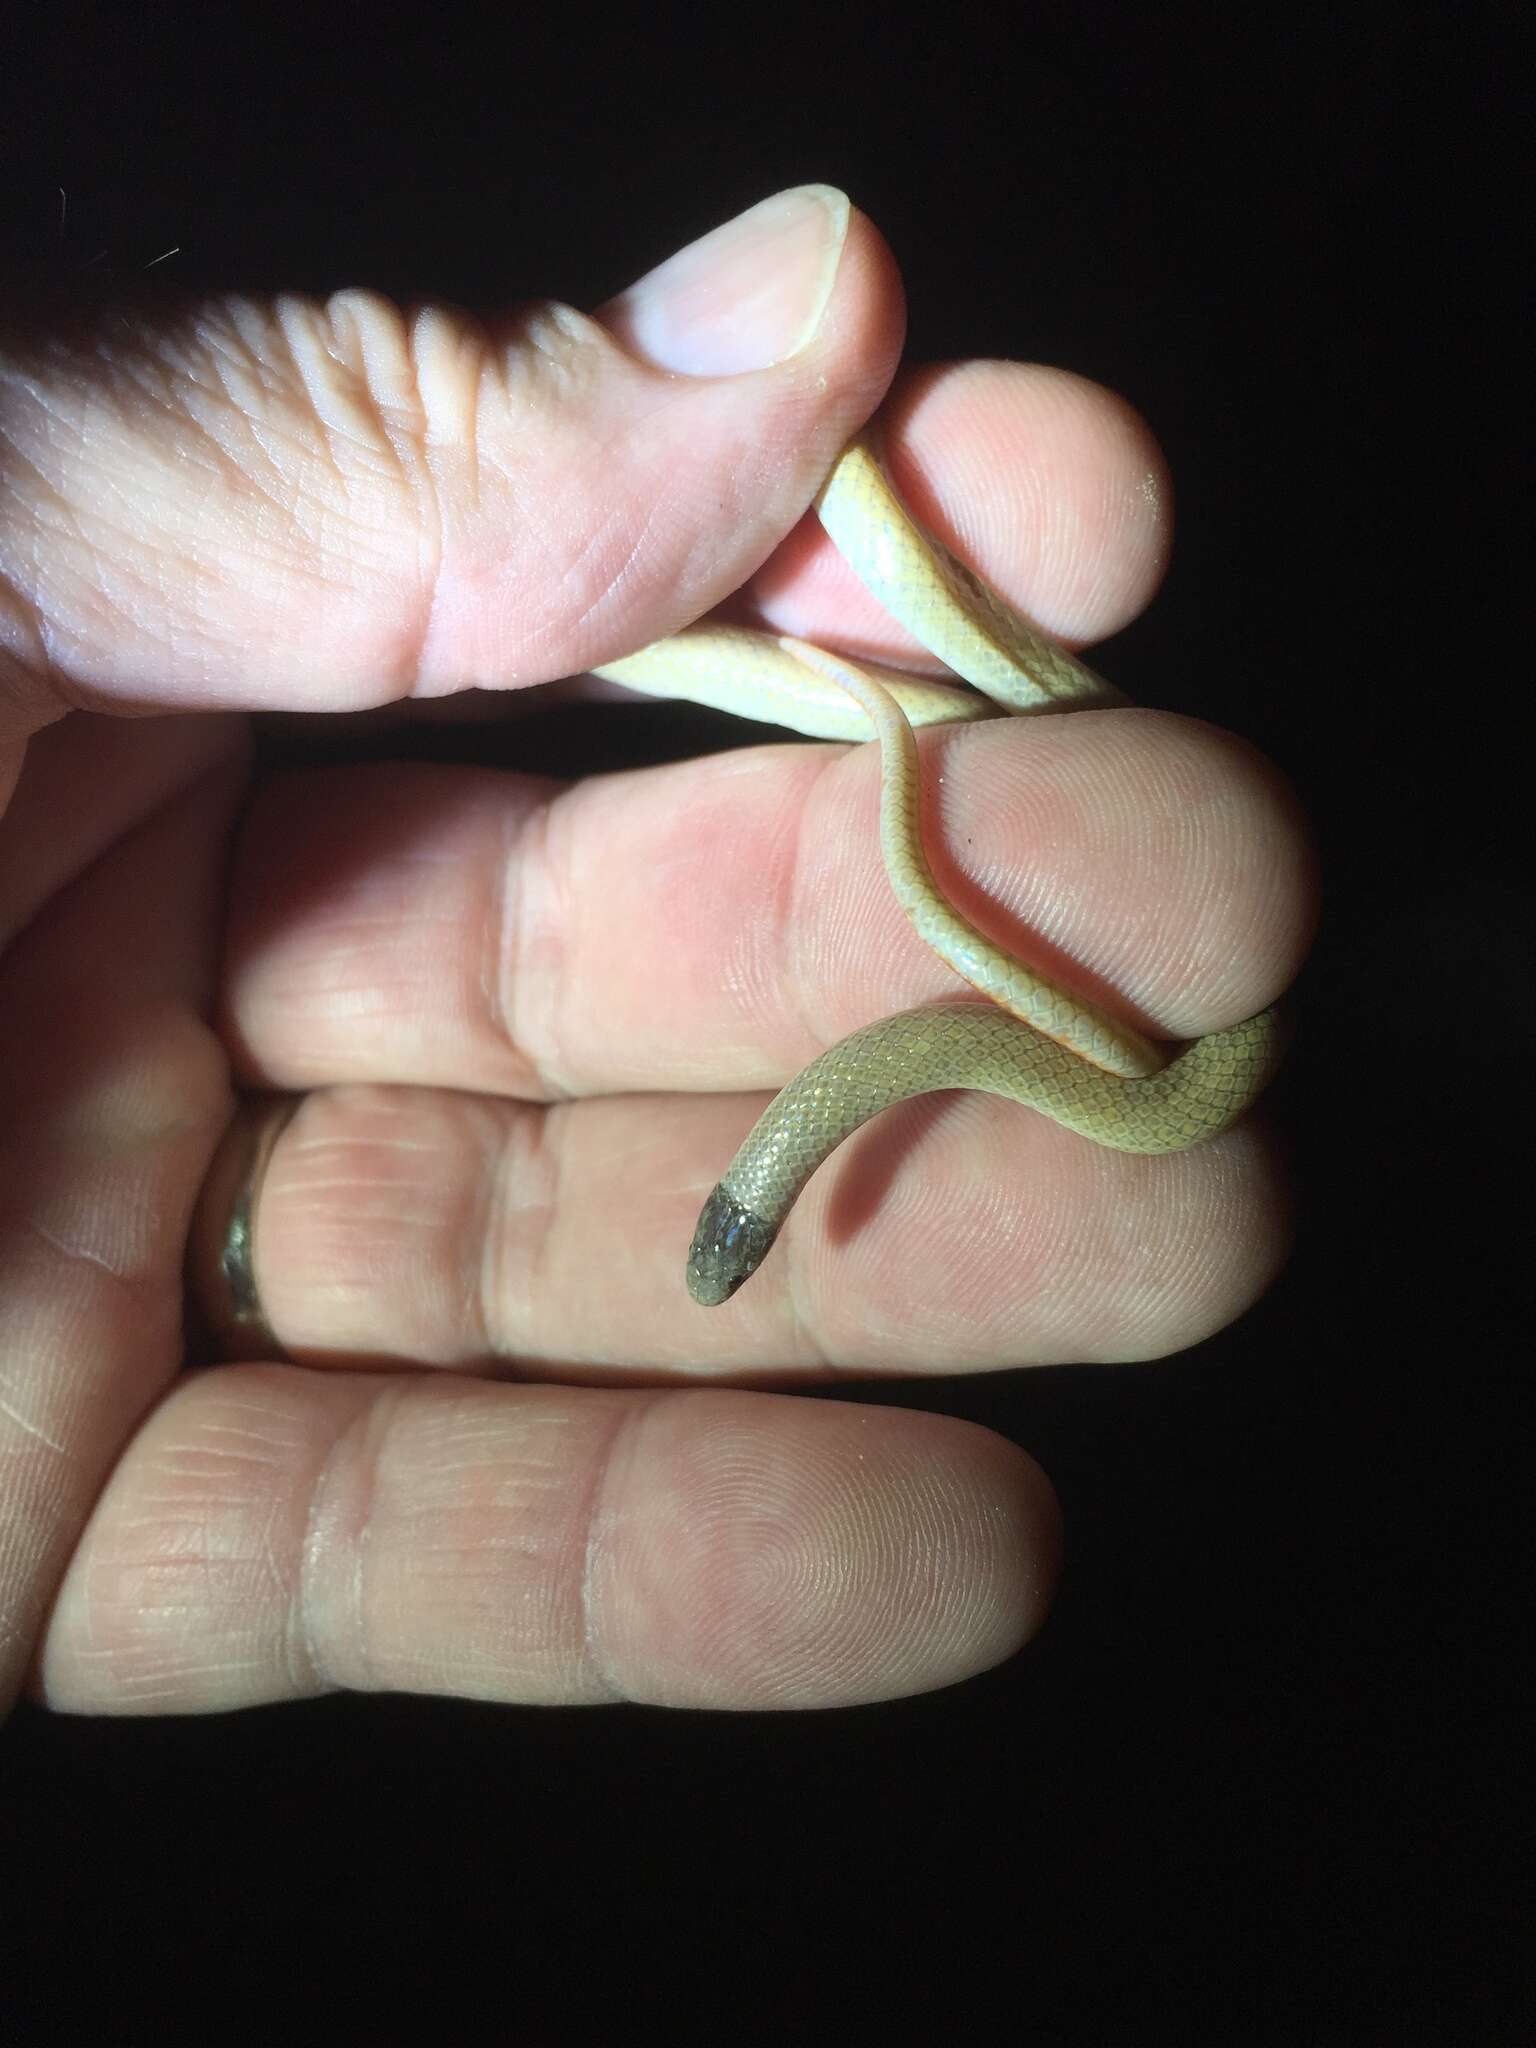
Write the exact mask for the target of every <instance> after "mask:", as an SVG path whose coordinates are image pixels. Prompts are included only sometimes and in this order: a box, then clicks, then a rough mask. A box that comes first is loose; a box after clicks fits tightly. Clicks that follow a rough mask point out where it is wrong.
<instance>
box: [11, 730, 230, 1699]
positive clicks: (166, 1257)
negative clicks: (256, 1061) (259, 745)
mask: <svg viewBox="0 0 1536 2048" xmlns="http://www.w3.org/2000/svg"><path fill="white" fill-rule="evenodd" d="M71 723H74V721H71ZM204 737H205V738H206V735H205V736H204ZM44 738H45V743H46V744H48V745H51V744H52V742H53V735H52V734H49V735H45V736H44ZM173 752H174V750H173ZM131 755H132V749H130V750H129V751H128V753H126V754H122V755H119V756H118V757H117V759H116V762H115V765H116V767H118V768H119V769H121V770H122V771H123V772H124V773H125V775H126V776H127V777H128V778H129V780H128V787H127V789H126V790H125V792H123V793H121V795H122V799H123V800H122V801H121V802H120V801H119V798H118V797H114V798H113V800H112V801H113V804H114V805H115V806H116V809H115V812H114V815H115V816H116V818H117V821H118V823H119V825H120V826H123V827H125V828H126V827H128V826H129V825H130V823H131V821H132V820H133V818H134V817H135V816H136V822H132V823H131V829H124V830H123V831H122V835H121V837H120V838H119V840H118V842H117V843H116V844H115V845H114V846H113V848H112V849H111V855H110V858H102V859H99V860H96V861H94V862H93V863H92V864H90V865H89V866H87V867H85V868H83V869H82V871H81V872H80V873H79V874H78V875H77V876H75V877H74V878H73V879H71V880H69V881H67V883H65V884H64V885H63V886H61V887H59V889H58V891H57V893H56V894H55V895H54V896H53V898H52V900H51V901H50V902H49V903H48V904H47V906H46V907H45V908H44V909H43V910H42V911H41V912H39V914H38V915H36V916H35V917H34V918H33V919H32V921H31V923H30V924H29V925H28V926H27V927H26V929H25V930H23V931H22V932H21V933H20V934H19V936H17V937H16V938H15V939H14V940H13V941H12V943H11V945H10V947H9V949H8V951H7V953H6V956H5V972H4V975H3V976H0V1045H3V1046H4V1048H5V1055H4V1059H3V1060H0V1303H3V1305H4V1313H3V1315H0V1710H3V1708H4V1706H5V1705H6V1704H8V1702H9V1699H10V1697H11V1696H12V1694H13V1693H14V1690H15V1687H16V1686H17V1685H18V1684H19V1683H20V1680H21V1677H22V1674H23V1672H24V1670H25V1667H26V1664H27V1660H28V1657H29V1655H30V1653H31V1650H32V1647H33V1644H34V1642H35V1640H36V1636H37V1631H38V1629H39V1627H40V1625H41V1622H42V1617H43V1616H44V1615H45V1614H46V1612H47V1610H48V1604H49V1602H50V1600H51V1599H52V1597H53V1594H54V1592H55V1590H56V1587H57V1585H58V1581H59V1578H60V1575H61V1574H62V1572H63V1570H64V1567H65V1564H66V1561H67V1559H68V1557H69V1554H70V1551H71V1549H72V1547H73V1545H74V1543H75V1541H76V1539H77V1537H78V1535H79V1532H80V1530H81V1528H82V1527H83V1526H84V1523H85V1521H86V1519H87V1517H88V1516H89V1514H90V1511H91V1507H92V1504H93V1502H94V1501H95V1499H96V1496H97V1493H98V1492H99V1490H100V1488H101V1485H102V1483H103V1481H104V1479H105V1476H106V1474H107V1472H108V1471H109V1470H110V1468H111V1464H112V1461H113V1459H114V1458H115V1457H116V1456H117V1454H118V1452H119V1451H120V1449H121V1448H122V1445H123V1443H124V1442H125V1440H126V1439H127V1437H128V1436H129V1434H130V1433H131V1432H132V1430H133V1429H134V1427H135V1426H136V1425H137V1423H138V1421H139V1419H140V1418H141V1416H142V1415H143V1414H144V1412H145V1410H146V1408H147V1407H148V1406H149V1405H150V1404H151V1403H152V1402H153V1401H154V1400H155V1399H156V1398H157V1397H158V1395H159V1394H160V1392H161V1390H162V1389H163V1387H164V1385H165V1383H166V1381H167V1379H168V1378H169V1377H170V1375H171V1374H172V1373H173V1372H174V1371H175V1370H176V1367H177V1365H178V1363H179V1354H180V1348H181V1321H182V1263H183V1254H184V1249H185V1243H186V1229H187V1223H188V1220H189V1218H190V1216H191V1213H192V1209H193V1204H194V1200H195V1197H196V1193H197V1188H198V1185H199V1182H200V1181H201V1178H202V1175H203V1172H204V1170H205V1168H206V1166H207V1164H208V1160H209V1158H210V1156H211V1154H212V1152H213V1150H214V1147H215V1145H216V1143H217V1141H218V1136H219V1133H220V1130H221V1129H222V1127H223V1125H224V1122H225V1120H226V1118H227V1115H228V1111H229V1101H230V1097H229V1088H228V1068H227V1062H226V1060H225V1058H224V1055H223V1052H222V1050H221V1048H220V1047H219V1046H218V1044H217V1042H216V1040H215V1039H214V1037H213V1034H212V1033H211V1032H210V1031H209V1029H208V1028H207V1025H206V1024H205V1023H204V1022H203V1018H204V1017H205V1015H206V1012H207V1009H208V1004H209V997H210V993H211V984H212V961H213V956H214V951H215V942H216V937H217V901H216V899H217V894H218V886H217V885H218V881H219V878H220V869H221V856H222V851H223V844H224V839H225V835H226V834H227V831H228V825H229V819H230V816H231V815H232V813H233V811H234V808H235V806H236V804H237V803H238V800H239V795H240V790H241V786H242V783H243V766H242V764H241V762H240V761H239V759H238V758H233V759H228V760H224V761H220V759H219V758H218V756H217V754H214V753H205V755H204V756H203V760H202V762H201V763H199V760H198V757H197V753H196V750H195V749H194V750H192V751H190V752H189V751H182V752H180V753H178V754H176V755H175V758H176V759H177V760H178V761H179V764H180V768H181V771H182V772H183V774H184V775H186V776H188V777H189V778H190V779H188V780H186V781H185V782H184V783H183V786H182V787H180V788H179V789H167V786H166V783H165V781H164V779H163V778H162V776H161V773H160V765H159V764H158V763H151V762H149V761H148V760H147V759H146V758H145V757H144V756H143V754H142V752H141V753H140V755H139V758H138V760H137V762H136V763H135V761H134V760H133V759H132V758H131ZM96 765H97V766H99V767H100V766H105V765H106V762H105V759H100V760H98V761H97V763H96ZM200 766H201V769H202V772H201V773H198V772H197V770H198V768H199V767H200ZM136 767H137V769H139V770H143V771H145V772H143V773H142V774H138V775H135V768H136ZM17 801H18V804H21V803H22V801H23V799H22V798H18V800H17Z"/></svg>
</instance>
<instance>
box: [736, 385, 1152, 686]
mask: <svg viewBox="0 0 1536 2048" xmlns="http://www.w3.org/2000/svg"><path fill="white" fill-rule="evenodd" d="M881 421H882V427H883V437H884V443H885V449H886V456H887V460H888V462H889V465H890V468H891V472H892V476H893V478H894V480H895V482H896V484H897V487H898V489H899V490H900V492H901V495H902V497H903V499H904V500H905V501H906V503H907V504H908V505H909V506H910V507H911V509H912V511H913V512H914V513H915V514H916V516H917V518H918V519H919V520H920V521H921V522H922V524H923V525H924V526H926V527H927V528H928V530H929V531H930V532H931V533H934V534H936V535H937V536H938V538H939V539H940V540H942V541H944V542H945V543H947V545H948V546H949V547H950V548H951V549H952V550H953V551H954V552H955V553H956V554H957V555H959V557H960V559H961V560H962V561H963V562H965V563H967V564H968V565H969V566H970V567H971V568H973V569H974V570H975V571H976V572H977V574H978V575H980V576H981V577H982V578H983V579H984V580H985V581H986V582H987V583H989V584H990V585H992V587H993V588H994V589H997V590H1000V591H1002V592H1003V593H1004V594H1005V595H1006V597H1007V598H1008V601H1009V603H1010V604H1011V605H1012V606H1013V607H1014V609H1015V610H1017V611H1019V612H1022V613H1023V614H1024V616H1025V617H1026V618H1028V619H1030V620H1031V621H1032V622H1033V623H1034V624H1035V625H1036V626H1037V627H1039V629H1040V630H1041V631H1042V632H1044V633H1046V634H1047V635H1049V637H1051V638H1052V639H1055V640H1060V641H1063V642H1065V643H1066V644H1068V645H1070V646H1072V647H1082V646H1086V645H1089V644H1091V643H1092V642H1094V641H1096V640H1103V639H1105V638H1107V637H1108V636H1109V635H1110V634H1111V633H1117V632H1119V631H1120V629H1121V628H1122V627H1123V626H1126V625H1129V624H1130V622H1131V620H1133V619H1134V618H1136V617H1137V616H1138V615H1139V614H1140V613H1141V612H1142V611H1143V610H1144V609H1145V607H1146V606H1147V604H1148V603H1149V602H1150V601H1151V599H1152V596H1153V594H1154V593H1155V591H1156V589H1157V586H1158V584H1159V583H1160V582H1161V580H1162V576H1163V572H1164V570H1165V569H1166V567H1167V562H1168V551H1169V545H1170V542H1171V539H1172V491H1171V487H1170V484H1169V480H1168V473H1167V469H1166V466H1165V464H1164V461H1163V457H1162V451H1161V450H1160V449H1159V447H1158V445H1157V442H1156V440H1155V439H1154V438H1153V435H1152V432H1151V430H1150V428H1149V427H1148V426H1147V424H1146V422H1145V421H1144V420H1143V419H1142V418H1141V416H1140V414H1139V413H1137V412H1136V411H1135V410H1134V408H1133V407H1131V406H1130V405H1128V404H1127V403H1126V401H1125V400H1124V399H1123V398H1121V397H1120V396H1119V395H1118V394H1117V393H1116V392H1113V391H1108V390H1106V389H1105V388H1104V386H1103V385H1102V384H1094V383H1092V382H1091V381H1090V380H1089V379H1088V378H1086V377H1078V376H1074V375H1073V374H1072V373H1071V372H1070V371H1067V370H1058V369H1053V368H1050V367H1048V366H1046V365H1043V364H1040V363H1008V362H988V361H981V362H976V361H971V362H959V363H945V364H938V365H933V366H929V367H927V368H924V369H920V370H914V371H906V372H903V374H902V375H901V376H899V377H898V378H897V380H896V383H895V384H894V385H893V387H892V389H891V392H890V395H889V397H888V398H887V399H886V402H885V406H884V409H883V411H882V414H881ZM747 595H748V598H749V600H750V602H749V605H748V607H747V608H746V609H745V611H744V613H743V616H744V617H747V618H749V619H750V620H751V621H752V622H754V623H760V624H763V625H766V626H768V627H770V628H771V629H772V630H773V631H775V632H780V633H793V634H796V635H798V636H799V637H800V638H802V639H808V640H813V641H821V640H828V641H830V642H832V643H833V644H835V645H836V646H838V647H840V648H842V649H844V650H845V651H846V652H848V653H850V654H852V655H855V656H860V655H862V656H867V657H869V658H871V659H874V660H880V661H890V660H895V661H898V662H900V663H901V664H902V665H903V666H906V667H913V666H926V667H930V668H931V667H932V666H933V663H932V662H931V660H930V658H929V657H928V655H927V654H926V653H925V651H924V650H923V649H922V648H921V647H920V646H919V645H918V643H917V642H916V641H915V640H913V639H912V637H911V636H910V634H908V633H907V632H906V631H905V629H904V628H902V627H901V626H899V625H898V624H897V623H896V622H895V621H894V620H893V619H892V618H891V617H890V615H889V614H888V613H887V612H886V611H885V610H884V609H883V607H882V606H880V605H879V604H878V603H877V602H876V601H875V599H874V598H873V597H872V596H871V595H870V593H869V592H868V591H867V590H866V589H865V588H864V586H863V584H862V583H860V582H859V581H858V579H857V578H856V577H855V576H854V574H853V572H852V570H851V569H849V567H848V565H847V564H846V563H845V562H844V561H843V559H842V557H841V555H839V554H838V552H837V550H836V548H834V547H833V545H832V543H831V541H830V540H829V539H828V537H827V535H826V533H825V531H824V530H823V528H822V526H821V523H820V521H819V520H817V519H815V518H807V519H805V520H802V521H801V523H800V525H799V526H797V527H796V528H795V530H794V532H793V533H792V534H790V536H789V537H788V539H787V540H786V541H785V543H784V545H783V546H782V547H781V548H778V549H776V550H775V551H774V553H773V554H772V555H771V556H770V557H769V559H768V561H767V562H765V563H764V565H763V567H762V568H761V569H760V570H759V571H758V573H757V575H756V576H755V577H754V578H753V580H752V583H751V584H750V586H749V588H748V593H747Z"/></svg>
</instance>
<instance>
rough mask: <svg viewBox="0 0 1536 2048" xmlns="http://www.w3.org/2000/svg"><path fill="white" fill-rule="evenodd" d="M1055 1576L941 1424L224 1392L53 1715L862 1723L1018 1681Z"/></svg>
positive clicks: (1006, 1499) (83, 1641)
mask: <svg viewBox="0 0 1536 2048" xmlns="http://www.w3.org/2000/svg"><path fill="white" fill-rule="evenodd" d="M1058 1547H1059V1539H1058V1511H1057V1507H1056V1503H1055V1498H1054V1496H1053V1494H1052V1492H1051V1489H1050V1487H1049V1484H1048V1482H1047V1481H1046V1480H1045V1479H1044V1477H1043V1476H1042V1475H1041V1473H1040V1472H1039V1470H1038V1468H1037V1467H1036V1466H1035V1465H1034V1464H1033V1463H1032V1462H1031V1461H1030V1460H1029V1459H1027V1458H1026V1457H1025V1456H1024V1455H1023V1453H1022V1452H1020V1451H1017V1450H1015V1449H1014V1448H1013V1447H1012V1446H1011V1445H1009V1444H1007V1443H1005V1442H1003V1441H1002V1440H1001V1439H1000V1438H998V1437H995V1436H993V1435H992V1434H991V1433H990V1432H989V1431H986V1430H982V1429H979V1428H976V1427H975V1426H974V1425H972V1424H968V1423H964V1422H958V1421H954V1420H951V1419H948V1418H944V1417H938V1416H927V1415H918V1414H907V1413H903V1412H901V1411H899V1410H882V1409H871V1408H863V1407H853V1406H850V1405H847V1404H843V1403H812V1402H803V1401H792V1400H786V1399H781V1398H777V1397H774V1396H770V1395H747V1394H740V1393H724V1392H697V1393H671V1394H662V1395H656V1394H649V1395H640V1394H616V1393H605V1392H596V1391H591V1390H587V1391H580V1392H573V1391H568V1390H559V1389H543V1388H538V1389H536V1388H512V1387H498V1386H487V1385H483V1384H475V1383H471V1382H467V1381H464V1380H458V1379H443V1380H438V1381H435V1382H428V1381H423V1380H415V1381H408V1382H401V1381H399V1380H385V1379H380V1378H377V1377H375V1376H371V1375H370V1376H367V1377H351V1378H341V1377H337V1376H334V1375H331V1376H327V1375H323V1374H314V1373H303V1372H298V1371H294V1370H284V1369H281V1368H259V1367H244V1368H236V1369H233V1370H225V1371H219V1372H210V1373H204V1374H201V1375H199V1376H197V1377H196V1378H194V1379H193V1380H191V1381H189V1382H188V1383H186V1384H185V1385H183V1386H182V1387H181V1388H179V1389H178V1390H177V1391H176V1393H175V1394H174V1395H173V1396H172V1398H171V1399H170V1400H168V1401H167V1402H166V1403H165V1404H164V1406H163V1407H162V1408H161V1409H160V1410H159V1411H158V1412H157V1413H156V1414H155V1415H154V1416H153V1417H151V1419H150V1420H149V1422H148V1423H147V1424H146V1425H145V1427H144V1428H143V1429H142V1430H141V1431H140V1433H139V1435H138V1436H137V1437H136V1438H135V1440H134V1442H133V1444H132V1446H131V1447H130V1449H129V1451H128V1452H127V1454H126V1456H125V1457H124V1459H123V1460H122V1462H121V1464H120V1465H119V1466H118V1468H117V1470H116V1472H115V1473H114V1475H113V1478H112V1481H111V1484H110V1485H109V1487H108V1489H107V1491H106V1493H105V1495H104V1497H103V1499H102V1501H101V1503H100V1505H99V1507H98V1508H97V1511H96V1514H95V1516H94V1517H93V1519H92V1522H91V1525H90V1528H89V1529H88V1531H87V1532H86V1536H85V1538H84V1541H83V1542H82V1544H81V1546H80V1550H79V1552H78V1554H77V1556H76V1558H75V1560H74V1563H73V1565H72V1567H71V1569H70V1572H69V1575H68V1577H67V1578H66V1580H65V1582H64V1585H63V1587H62V1589H61V1592H60V1595H59V1598H58V1601H57V1603H56V1605H55V1607H54V1610H53V1614H52V1617H51V1621H50V1625H49V1629H48V1634H47V1639H46V1642H45V1645H44V1649H43V1654H42V1656H41V1658H40V1661H39V1689H40V1691H41V1693H42V1696H43V1697H44V1698H45V1699H46V1700H47V1701H48V1702H49V1703H50V1704H51V1705H54V1706H57V1707H62V1708H64V1709H67V1710H71V1711H75V1712H87V1713H177V1712H182V1713H186V1712H195V1711H219V1710H225V1709H229V1708H234V1707H242V1706H250V1705H253V1704H256V1703H258V1702H262V1701H270V1700H280V1699H292V1698H297V1697H303V1696H308V1695H312V1694H315V1693H319V1692H325V1691H331V1690H335V1689H338V1688H347V1689H353V1690H359V1691H380V1690H388V1691H410V1692H427V1693H440V1694H451V1695H455V1696H458V1697H472V1698H480V1699H492V1700H504V1701H509V1702H511V1701H516V1702H523V1703H544V1704H565V1705H576V1704H583V1703H597V1702H605V1701H611V1700H618V1699H627V1700H643V1701H647V1702H650V1703H653V1704H661V1705H670V1706H693V1707H702V1706H708V1707H753V1708H764V1707H779V1708H789V1707H812V1706H840V1705H848V1704H852V1703H855V1702H859V1701H866V1700H877V1699H889V1698H893V1697H896V1696H899V1695H903V1694H908V1693H914V1692H923V1691H927V1690H929V1689H931V1688H933V1687H935V1686H940V1685H945V1684H949V1683H952V1682H953V1681H955V1680H956V1679H959V1678H963V1677H968V1676H969V1675H971V1674H972V1673H973V1672H976V1671H981V1670H985V1669H986V1668H988V1667H989V1666H990V1665H993V1664H995V1663H997V1662H999V1661H1000V1660H1001V1659H1002V1658H1004V1657H1006V1656H1008V1655H1009V1654H1010V1653H1011V1652H1012V1651H1013V1650H1014V1649H1015V1648H1017V1646H1018V1645H1019V1644H1020V1643H1021V1642H1023V1641H1024V1640H1025V1639H1026V1638H1027V1637H1028V1636H1029V1635H1030V1634H1031V1633H1032V1632H1033V1631H1034V1629H1035V1628H1036V1627H1037V1626H1038V1625H1039V1622H1040V1620H1041V1618H1042V1617H1043V1615H1044V1612H1045V1609H1046V1606H1047V1605H1048V1603H1049V1599H1050V1593H1051V1588H1052V1585H1053V1582H1054V1578H1055V1570H1056V1560H1057V1555H1058Z"/></svg>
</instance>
